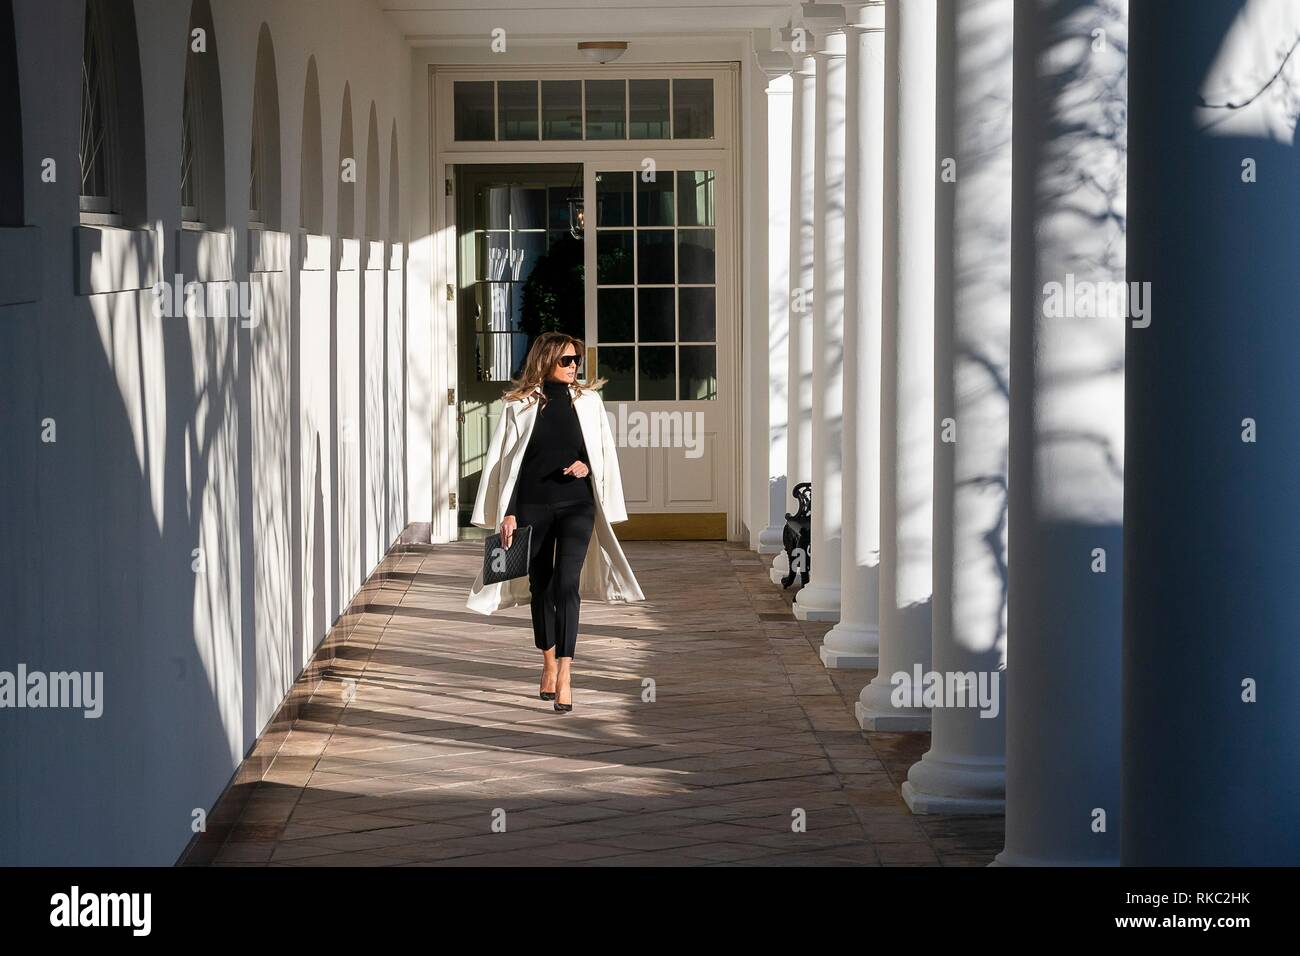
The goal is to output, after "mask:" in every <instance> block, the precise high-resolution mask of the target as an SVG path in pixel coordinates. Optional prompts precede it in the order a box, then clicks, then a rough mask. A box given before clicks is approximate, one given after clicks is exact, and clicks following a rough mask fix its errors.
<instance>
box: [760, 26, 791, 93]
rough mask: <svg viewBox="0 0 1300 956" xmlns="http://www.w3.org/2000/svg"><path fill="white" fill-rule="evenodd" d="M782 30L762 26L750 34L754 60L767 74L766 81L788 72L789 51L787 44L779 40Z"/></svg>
mask: <svg viewBox="0 0 1300 956" xmlns="http://www.w3.org/2000/svg"><path fill="white" fill-rule="evenodd" d="M781 34H783V31H781V30H777V29H776V27H764V29H762V30H754V31H753V33H751V34H750V38H751V40H753V43H754V60H755V61H757V62H758V68H759V69H761V70H763V73H766V74H767V78H768V81H772V79H776V78H777V77H784V75H787V74H789V72H790V66H792V64H790V53H789V46H788V44H785V43H783V40H781Z"/></svg>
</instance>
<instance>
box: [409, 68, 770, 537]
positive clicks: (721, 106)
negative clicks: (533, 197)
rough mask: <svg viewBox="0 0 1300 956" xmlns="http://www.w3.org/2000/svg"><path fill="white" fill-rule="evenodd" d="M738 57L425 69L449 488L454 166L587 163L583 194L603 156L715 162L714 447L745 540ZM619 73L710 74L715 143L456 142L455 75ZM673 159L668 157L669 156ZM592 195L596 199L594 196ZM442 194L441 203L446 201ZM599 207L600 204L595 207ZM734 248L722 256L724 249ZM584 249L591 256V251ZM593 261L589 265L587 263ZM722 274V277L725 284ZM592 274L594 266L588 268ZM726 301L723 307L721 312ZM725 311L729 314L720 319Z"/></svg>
mask: <svg viewBox="0 0 1300 956" xmlns="http://www.w3.org/2000/svg"><path fill="white" fill-rule="evenodd" d="M739 72H740V70H739V64H738V63H719V64H699V63H695V64H680V65H677V64H655V65H652V66H644V67H626V68H623V69H613V68H611V67H608V66H607V67H601V68H597V69H590V68H584V67H562V66H549V65H541V64H538V65H522V66H502V67H484V66H435V65H431V66H430V68H429V113H430V116H429V130H430V136H429V139H430V146H431V148H432V149H433V151H434V155H433V159H432V162H431V163H430V171H431V172H432V174H433V176H432V180H433V181H432V182H431V183H430V197H431V203H430V205H431V207H432V208H431V209H430V214H431V218H430V223H431V231H432V233H433V235H434V236H435V242H434V256H433V264H432V267H433V276H432V277H431V279H432V287H433V290H432V291H433V302H434V308H433V313H432V319H433V321H434V322H435V324H436V326H437V327H438V328H435V330H434V334H433V336H432V339H433V346H434V348H435V349H438V348H439V347H440V346H441V347H442V355H441V361H442V368H443V374H444V375H445V381H446V382H447V384H448V393H449V394H448V396H447V399H448V401H447V404H443V402H444V398H443V396H441V395H436V396H434V403H433V405H434V408H435V409H441V410H442V414H441V415H439V414H437V413H436V412H435V414H434V419H435V422H434V436H433V446H434V461H433V466H434V468H435V470H436V471H437V472H438V473H441V474H442V475H443V476H444V487H446V488H448V489H451V490H453V491H454V490H456V489H457V488H458V487H459V478H460V475H459V469H460V447H459V444H460V441H459V429H458V427H457V425H458V423H457V420H456V415H457V408H458V404H459V393H460V387H459V386H460V383H459V367H458V365H459V363H458V360H457V355H458V349H459V342H458V335H457V331H458V328H457V327H458V324H459V320H458V315H457V313H458V309H457V306H456V302H455V301H451V300H448V298H447V295H446V293H445V291H444V290H445V289H446V287H447V286H448V285H450V286H451V287H452V288H455V287H456V285H457V272H456V255H457V237H456V213H455V198H456V197H454V196H450V195H448V194H447V189H446V186H445V184H446V183H447V181H448V180H449V177H450V174H451V170H452V168H453V167H455V166H457V165H461V164H464V165H479V164H491V163H581V164H582V165H583V169H584V193H586V192H587V186H588V185H589V183H590V181H591V178H592V175H593V170H594V169H595V167H596V166H597V165H600V164H603V163H615V164H621V165H623V166H625V168H629V169H631V168H636V167H637V166H638V165H639V164H640V162H641V160H642V159H643V158H645V157H651V156H655V155H656V154H663V155H664V156H665V160H666V167H667V168H671V167H673V166H682V165H684V164H686V163H692V164H695V168H714V169H718V170H719V171H720V172H721V173H725V175H726V177H727V185H728V188H727V190H726V194H725V197H723V200H724V201H723V202H721V203H720V205H721V206H722V207H723V208H722V209H720V210H719V215H718V222H717V231H716V241H717V243H718V253H717V261H718V264H719V267H718V269H719V272H718V327H717V333H716V335H717V374H718V392H719V396H720V399H719V401H720V402H721V403H722V407H721V408H719V409H718V412H719V414H721V415H723V416H725V418H726V419H727V421H728V427H727V428H725V429H723V430H721V436H720V443H719V447H718V454H719V455H720V456H721V458H722V461H723V463H724V466H725V465H726V463H727V462H730V466H726V467H722V468H720V469H719V474H720V477H721V480H722V481H723V482H724V483H725V492H724V494H723V495H721V496H720V497H721V498H722V503H723V505H724V506H725V510H726V514H727V538H728V540H732V541H735V540H739V539H740V536H741V532H742V528H743V523H744V515H743V514H742V513H741V511H742V502H743V500H744V498H743V481H744V475H743V472H744V468H743V461H742V459H741V455H742V449H741V448H740V442H739V438H740V436H741V435H742V434H743V420H744V414H745V413H744V391H743V389H744V382H743V368H744V366H743V362H744V356H743V346H742V327H741V326H742V315H743V307H744V299H743V275H744V267H743V261H744V260H743V256H744V249H743V245H744V244H743V235H742V215H741V209H742V206H741V202H742V197H743V189H742V182H741V180H742V175H741V165H740V162H739V158H738V157H737V156H736V151H735V149H734V144H736V143H738V142H740V135H739V133H740V130H739V125H740V109H739V106H740V99H739ZM512 76H514V77H516V78H533V77H537V78H540V79H586V78H591V79H623V78H630V79H636V78H655V79H663V78H674V77H676V78H692V77H705V76H707V77H712V78H713V79H714V90H715V91H716V92H715V97H714V102H715V107H714V139H713V140H584V141H577V140H568V141H563V140H557V141H535V142H534V141H523V142H520V141H505V142H473V143H458V142H456V141H455V140H454V137H453V128H452V118H453V111H452V101H451V95H452V81H453V80H454V79H502V78H505V79H509V78H511V77H512ZM669 157H671V162H667V160H668V158H669ZM589 198H590V197H589ZM440 200H441V201H440ZM590 208H592V209H594V203H593V204H592V205H591V207H590ZM724 249H727V250H728V252H727V253H726V254H725V255H724V253H723V250H724ZM591 255H592V254H591V253H590V252H589V253H588V258H590V257H591ZM588 266H589V267H590V263H588ZM724 273H725V281H724ZM590 275H592V276H594V271H591V272H590ZM590 289H591V292H592V293H593V294H592V295H588V296H587V297H586V309H587V316H588V323H587V324H588V328H589V329H591V328H592V327H593V322H592V316H594V314H595V302H596V297H595V295H594V292H595V285H594V281H593V283H592V285H591V286H590ZM724 308H725V312H724ZM724 316H725V318H724ZM587 341H588V344H589V345H590V344H592V342H593V338H592V337H591V336H588V337H587ZM434 504H435V508H434V516H433V522H432V540H434V541H451V540H455V539H456V537H457V527H456V511H455V510H453V509H452V508H451V507H450V505H449V501H448V497H447V495H446V494H441V495H439V492H438V490H437V488H436V487H435V501H434Z"/></svg>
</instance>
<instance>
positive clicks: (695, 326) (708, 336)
mask: <svg viewBox="0 0 1300 956" xmlns="http://www.w3.org/2000/svg"><path fill="white" fill-rule="evenodd" d="M716 299H717V295H716V293H715V291H714V290H713V289H712V288H711V287H710V288H703V289H701V288H690V289H678V290H677V307H678V311H679V314H680V316H681V338H680V339H678V341H681V342H712V341H714V335H715V334H716V332H715V329H716V328H717V302H716Z"/></svg>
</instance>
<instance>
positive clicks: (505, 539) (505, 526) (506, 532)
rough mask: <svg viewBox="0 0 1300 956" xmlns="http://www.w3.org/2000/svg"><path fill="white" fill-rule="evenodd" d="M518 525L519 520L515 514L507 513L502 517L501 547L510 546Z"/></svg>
mask: <svg viewBox="0 0 1300 956" xmlns="http://www.w3.org/2000/svg"><path fill="white" fill-rule="evenodd" d="M516 527H518V522H516V521H515V516H514V515H506V516H505V517H504V518H502V519H501V547H503V548H509V547H510V542H511V540H513V539H514V536H515V528H516Z"/></svg>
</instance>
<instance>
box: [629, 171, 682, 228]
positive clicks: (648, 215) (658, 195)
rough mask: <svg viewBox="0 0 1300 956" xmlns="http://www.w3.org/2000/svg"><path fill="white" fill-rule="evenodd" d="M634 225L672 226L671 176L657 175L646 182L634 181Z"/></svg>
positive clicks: (638, 179)
mask: <svg viewBox="0 0 1300 956" xmlns="http://www.w3.org/2000/svg"><path fill="white" fill-rule="evenodd" d="M636 224H637V225H638V226H671V225H672V224H673V174H672V173H670V172H664V173H658V174H657V175H656V176H655V178H654V179H653V180H651V181H650V182H646V181H645V180H644V178H642V177H640V176H638V177H637V180H636Z"/></svg>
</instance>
